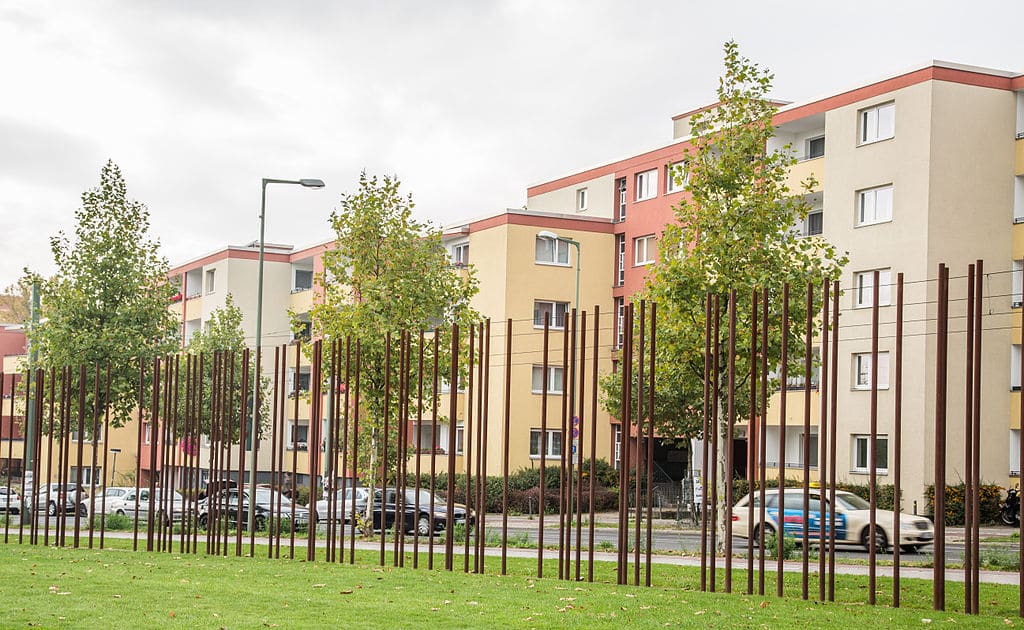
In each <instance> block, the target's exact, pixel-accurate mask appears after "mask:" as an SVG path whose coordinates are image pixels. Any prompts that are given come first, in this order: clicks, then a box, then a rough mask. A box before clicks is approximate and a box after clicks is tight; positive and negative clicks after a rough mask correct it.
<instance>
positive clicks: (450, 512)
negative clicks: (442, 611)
mask: <svg viewBox="0 0 1024 630" xmlns="http://www.w3.org/2000/svg"><path fill="white" fill-rule="evenodd" d="M458 357H459V325H458V324H457V323H455V324H452V345H451V371H450V372H449V375H448V383H449V384H450V393H449V394H448V496H447V499H448V501H447V518H446V521H445V528H444V568H445V570H447V571H451V570H452V569H453V567H454V561H453V559H452V543H453V540H454V537H453V535H452V528H453V527H454V525H455V506H454V504H453V503H452V500H453V499H452V497H454V496H455V418H456V415H457V413H458V390H459V361H458ZM435 415H436V414H435Z"/></svg>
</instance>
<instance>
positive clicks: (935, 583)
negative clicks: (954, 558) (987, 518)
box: [932, 263, 949, 610]
mask: <svg viewBox="0 0 1024 630" xmlns="http://www.w3.org/2000/svg"><path fill="white" fill-rule="evenodd" d="M948 346H949V269H948V268H947V267H946V265H944V264H941V263H940V264H939V279H938V298H937V315H936V320H935V490H934V497H935V509H934V513H935V542H934V543H933V548H934V551H933V554H934V555H933V557H934V560H933V565H932V607H933V608H934V609H935V610H945V609H946V519H945V515H946V374H947V362H946V359H947V351H948Z"/></svg>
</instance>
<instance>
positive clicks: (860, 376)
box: [853, 352, 889, 389]
mask: <svg viewBox="0 0 1024 630" xmlns="http://www.w3.org/2000/svg"><path fill="white" fill-rule="evenodd" d="M853 388H854V389H871V353H870V352H861V353H858V354H855V355H853ZM878 389H889V353H888V352H879V353H878Z"/></svg>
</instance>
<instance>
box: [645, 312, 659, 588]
mask: <svg viewBox="0 0 1024 630" xmlns="http://www.w3.org/2000/svg"><path fill="white" fill-rule="evenodd" d="M657 318H658V305H657V304H656V303H654V302H651V328H650V336H651V349H650V357H651V359H650V361H651V364H650V366H648V368H647V378H648V380H649V384H648V386H647V547H646V549H647V557H646V559H645V563H644V585H645V586H650V585H651V547H652V546H653V544H654V540H653V532H652V519H653V518H654V513H653V511H652V509H653V507H654V506H653V504H652V502H651V488H653V487H654V475H653V473H654V468H653V467H652V466H651V463H652V462H653V461H654V370H655V368H654V366H655V356H656V355H655V352H656V350H657V334H656V329H657V324H656V322H657ZM641 360H643V357H641Z"/></svg>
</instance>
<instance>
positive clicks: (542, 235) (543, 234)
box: [537, 230, 580, 310]
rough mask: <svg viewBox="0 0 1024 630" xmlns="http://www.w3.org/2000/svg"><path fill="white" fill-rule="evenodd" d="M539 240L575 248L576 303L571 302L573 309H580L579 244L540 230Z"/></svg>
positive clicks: (538, 233)
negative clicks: (561, 242)
mask: <svg viewBox="0 0 1024 630" xmlns="http://www.w3.org/2000/svg"><path fill="white" fill-rule="evenodd" d="M537 236H538V237H539V238H546V239H549V240H551V241H563V242H565V243H568V244H570V245H574V246H575V247H576V301H575V302H573V305H572V306H573V308H574V309H576V310H579V308H580V243H579V241H574V240H572V239H571V238H559V236H558V235H557V234H555V233H554V232H552V231H550V230H541V231H540V232H537Z"/></svg>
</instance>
